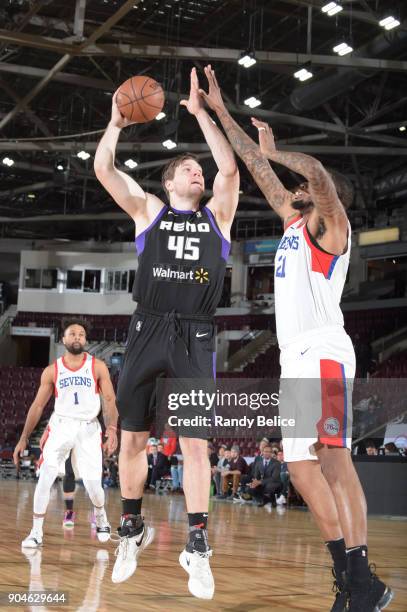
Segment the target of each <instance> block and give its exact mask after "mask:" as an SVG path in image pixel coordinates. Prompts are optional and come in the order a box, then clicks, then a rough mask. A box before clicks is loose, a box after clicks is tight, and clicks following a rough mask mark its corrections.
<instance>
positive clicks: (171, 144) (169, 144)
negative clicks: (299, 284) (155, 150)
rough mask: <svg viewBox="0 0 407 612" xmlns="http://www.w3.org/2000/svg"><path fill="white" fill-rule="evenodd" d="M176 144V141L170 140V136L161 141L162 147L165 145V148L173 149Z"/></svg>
mask: <svg viewBox="0 0 407 612" xmlns="http://www.w3.org/2000/svg"><path fill="white" fill-rule="evenodd" d="M176 146H177V143H176V142H174V141H173V140H171V138H168V140H164V142H163V147H165V148H166V149H175V147H176Z"/></svg>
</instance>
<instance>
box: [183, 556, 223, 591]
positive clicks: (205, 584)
mask: <svg viewBox="0 0 407 612" xmlns="http://www.w3.org/2000/svg"><path fill="white" fill-rule="evenodd" d="M211 555H212V551H211V550H209V551H208V552H206V553H200V552H198V551H196V550H195V551H194V552H192V553H190V552H188V551H187V550H186V549H184V550H183V551H182V553H181V554H180V556H179V562H180V564H181V567H183V568H184V570H185V571H186V572H187V573H188V574H189V580H188V589H189V592H190V593H191V595H193V596H194V597H199V599H212V598H213V594H214V592H215V582H214V580H213V576H212V572H211V568H210V565H209V557H210V556H211Z"/></svg>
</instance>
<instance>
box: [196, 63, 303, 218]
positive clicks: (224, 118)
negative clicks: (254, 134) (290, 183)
mask: <svg viewBox="0 0 407 612" xmlns="http://www.w3.org/2000/svg"><path fill="white" fill-rule="evenodd" d="M205 74H206V76H207V79H208V83H209V92H208V93H206V92H204V91H203V90H202V89H201V90H200V94H201V96H202V97H203V98H204V99H205V101H206V103H207V104H208V106H209V107H210V108H211V109H212V110H214V111H215V113H216V114H217V116H218V118H219V121H220V122H221V124H222V126H223V129H224V130H225V132H226V136H227V137H228V139H229V142H230V144H231V145H232V147H233V150H234V151H235V153H236V154H237V155H238V156H239V157H240V159H241V160H242V161H243V162H244V163H245V164H246V166H247V169H248V170H249V172H250V174H251V175H252V177H253V179H254V181H255V183H256V184H257V186H258V187H259V189H260V190H261V191H262V193H263V195H264V197H265V198H266V200H267V202H268V203H269V205H270V206H271V208H273V210H274V211H275V212H276V213H277V214H278V215H279V216H280V217H282V218H283V219H284V218H286V217H287V216H288V215H289V214H290V212H288V211H289V206H290V203H291V201H292V194H291V193H290V192H289V191H287V189H286V188H285V187H284V185H283V184H282V183H281V182H280V180H279V178H278V176H277V175H276V173H275V172H274V170H273V169H272V168H271V166H270V164H269V162H268V161H267V159H266V158H265V156H264V155H263V154H262V153H261V151H260V148H259V146H258V145H257V143H255V142H254V140H252V139H251V138H250V137H249V136H248V135H247V134H246V133H245V132H244V131H243V130H242V128H241V127H240V126H239V125H238V124H237V123H236V121H234V119H232V117H231V116H230V114H229V112H228V110H227V108H226V106H225V104H224V102H223V99H222V94H221V90H220V87H219V84H218V81H217V79H216V75H215V71H214V70H212V68H211V66H206V68H205Z"/></svg>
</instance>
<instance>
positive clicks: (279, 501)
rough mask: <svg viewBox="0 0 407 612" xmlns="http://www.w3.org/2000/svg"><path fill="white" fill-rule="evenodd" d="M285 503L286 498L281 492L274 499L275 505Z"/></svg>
mask: <svg viewBox="0 0 407 612" xmlns="http://www.w3.org/2000/svg"><path fill="white" fill-rule="evenodd" d="M286 503H287V500H286V498H285V497H284V495H283V494H281V495H280V497H277V499H276V504H277V506H284V505H285V504H286Z"/></svg>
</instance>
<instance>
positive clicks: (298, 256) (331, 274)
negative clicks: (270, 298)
mask: <svg viewBox="0 0 407 612" xmlns="http://www.w3.org/2000/svg"><path fill="white" fill-rule="evenodd" d="M350 248H351V227H350V225H349V228H348V248H347V250H346V253H344V254H343V255H330V254H329V253H327V252H326V251H324V250H322V249H321V248H320V247H318V246H317V244H316V241H315V239H314V238H313V237H312V236H311V235H310V233H309V232H308V229H307V226H306V224H305V222H304V219H302V218H296V219H294V220H293V221H292V222H291V223H290V225H289V226H288V227H287V229H286V230H285V232H284V235H283V237H282V239H281V240H280V244H279V245H278V248H277V252H276V257H275V263H274V265H275V269H274V293H275V312H276V324H277V337H278V343H279V345H280V347H281V346H284V345H285V344H287V343H290V342H292V341H293V340H294V339H297V337H298V336H300V335H301V334H304V333H306V332H309V331H311V330H316V329H318V328H323V327H326V326H332V325H339V326H342V327H343V314H342V311H341V309H340V306H339V303H340V300H341V295H342V291H343V286H344V284H345V280H346V274H347V271H348V267H349V257H350ZM321 331H322V330H321Z"/></svg>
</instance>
